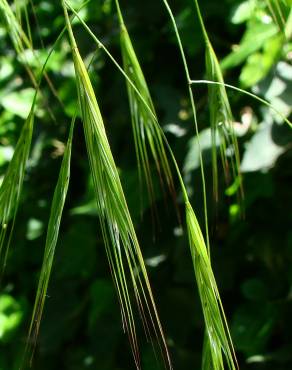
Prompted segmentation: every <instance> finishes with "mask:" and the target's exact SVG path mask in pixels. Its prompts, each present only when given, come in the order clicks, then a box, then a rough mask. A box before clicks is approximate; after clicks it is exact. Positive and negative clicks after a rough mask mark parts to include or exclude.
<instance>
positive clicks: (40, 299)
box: [25, 118, 75, 359]
mask: <svg viewBox="0 0 292 370" xmlns="http://www.w3.org/2000/svg"><path fill="white" fill-rule="evenodd" d="M74 121H75V118H74V119H73V120H72V123H71V127H70V133H69V138H68V141H67V146H66V149H65V152H64V156H63V160H62V164H61V169H60V173H59V177H58V181H57V185H56V188H55V191H54V196H53V201H52V206H51V211H50V218H49V224H48V230H47V237H46V245H45V251H44V258H43V263H42V268H41V272H40V277H39V282H38V288H37V294H36V299H35V304H34V309H33V314H32V318H31V324H30V327H29V333H28V338H27V346H26V351H25V356H26V355H27V353H28V351H29V349H30V348H32V354H31V359H32V355H33V350H34V346H35V344H36V340H37V336H38V332H39V327H40V321H41V317H42V313H43V308H44V304H45V299H46V293H47V289H48V284H49V279H50V274H51V270H52V264H53V260H54V255H55V249H56V244H57V240H58V235H59V229H60V224H61V219H62V213H63V209H64V204H65V201H66V196H67V191H68V186H69V179H70V161H71V149H72V139H73V129H74ZM31 346H32V347H31Z"/></svg>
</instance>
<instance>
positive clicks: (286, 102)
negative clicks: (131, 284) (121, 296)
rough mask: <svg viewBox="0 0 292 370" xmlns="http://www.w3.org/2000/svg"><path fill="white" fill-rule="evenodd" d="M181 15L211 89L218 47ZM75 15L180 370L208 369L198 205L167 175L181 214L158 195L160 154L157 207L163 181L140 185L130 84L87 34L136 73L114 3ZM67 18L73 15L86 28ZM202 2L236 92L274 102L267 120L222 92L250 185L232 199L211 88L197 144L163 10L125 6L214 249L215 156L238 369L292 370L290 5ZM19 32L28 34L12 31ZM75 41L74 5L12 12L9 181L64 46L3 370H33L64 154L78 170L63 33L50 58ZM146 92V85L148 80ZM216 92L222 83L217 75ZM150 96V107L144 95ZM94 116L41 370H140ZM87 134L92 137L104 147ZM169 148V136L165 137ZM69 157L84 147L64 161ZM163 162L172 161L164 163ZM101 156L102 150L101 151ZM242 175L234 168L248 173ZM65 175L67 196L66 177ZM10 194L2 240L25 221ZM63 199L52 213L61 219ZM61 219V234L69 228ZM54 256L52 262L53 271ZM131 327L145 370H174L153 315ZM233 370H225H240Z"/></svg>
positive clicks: (19, 231) (42, 0)
mask: <svg viewBox="0 0 292 370" xmlns="http://www.w3.org/2000/svg"><path fill="white" fill-rule="evenodd" d="M169 3H170V6H171V9H172V11H173V14H174V16H175V19H176V23H177V27H178V31H179V33H180V35H181V41H182V44H183V47H184V49H185V53H186V58H187V62H188V66H189V70H190V76H191V79H192V80H210V79H212V78H210V74H208V64H207V68H206V58H205V55H206V39H204V34H203V32H202V27H201V25H200V20H199V17H198V13H197V10H196V7H195V2H194V1H193V0H181V1H169ZM69 5H70V6H72V7H73V8H74V9H75V10H78V9H79V8H80V7H82V9H81V10H80V11H79V13H78V14H80V17H81V20H80V19H79V18H78V17H75V20H74V21H73V20H72V28H73V32H74V36H75V39H76V43H77V45H78V48H79V51H80V54H81V55H82V59H83V60H84V62H85V65H86V66H88V70H89V76H90V80H91V83H92V85H93V88H94V92H95V94H96V97H97V100H98V102H99V106H100V109H101V112H102V116H103V120H104V125H105V130H106V135H107V137H108V140H109V143H110V148H111V152H112V154H113V158H114V159H115V163H116V166H117V170H118V171H117V173H118V174H119V176H120V179H121V184H122V187H123V190H124V193H125V198H126V201H127V204H128V207H129V211H130V214H131V217H132V221H133V224H134V227H135V230H136V234H137V237H138V240H139V244H140V246H141V250H142V253H143V256H144V261H145V265H146V268H147V271H148V276H149V279H150V282H151V286H152V291H153V296H154V299H155V302H156V307H157V310H158V313H159V317H160V320H161V323H162V327H163V330H164V334H165V338H166V343H167V346H168V349H169V352H170V357H171V360H172V364H173V368H174V369H176V370H186V369H199V368H201V363H202V351H203V341H204V340H203V339H204V330H205V324H204V316H203V314H202V304H201V302H200V296H199V294H198V288H197V284H196V279H195V275H194V271H193V265H192V258H191V254H190V251H189V241H188V233H187V228H186V225H185V223H186V220H185V216H184V212H185V211H184V200H185V199H184V196H183V192H182V190H181V187H180V182H179V180H178V179H177V176H176V175H175V168H174V166H173V165H172V164H171V165H170V169H171V171H172V173H173V174H174V175H173V179H174V180H173V181H174V185H173V188H174V189H175V191H173V195H174V197H175V202H173V196H172V195H171V194H169V191H168V190H167V186H164V185H163V186H161V184H160V180H159V175H158V173H157V171H156V164H155V159H153V158H152V157H151V150H148V153H149V163H150V164H149V169H148V171H149V174H150V178H151V181H152V185H150V187H151V186H152V187H153V188H152V206H151V198H149V196H148V194H147V193H148V190H149V184H148V187H147V181H146V180H145V178H144V177H143V175H142V180H141V176H140V181H139V172H138V171H137V160H136V157H135V141H134V138H133V132H132V128H131V113H130V109H129V102H128V94H127V93H128V92H129V90H131V87H129V85H128V91H127V85H126V82H127V81H126V80H125V78H124V76H123V75H122V74H121V73H120V71H119V70H118V69H117V68H116V66H115V65H114V64H113V63H112V61H111V60H110V58H109V57H108V55H107V54H106V53H105V52H104V49H103V47H99V48H98V47H97V45H96V43H95V42H94V40H93V39H92V38H91V36H90V35H89V33H88V32H87V31H86V29H85V28H84V24H82V20H83V21H84V22H86V24H87V25H88V26H89V27H90V29H91V30H92V32H93V33H94V34H95V35H96V36H97V37H98V38H99V40H100V41H101V42H102V43H103V44H104V45H105V46H106V47H107V48H108V50H109V51H110V53H111V54H112V56H113V57H114V58H115V59H116V60H117V62H118V63H119V65H121V66H124V68H125V71H126V72H128V73H130V74H131V64H130V65H128V70H127V69H126V67H127V64H126V60H125V49H124V54H123V57H124V60H123V58H122V53H121V44H120V43H121V40H120V24H121V19H120V18H119V16H118V12H117V8H116V4H115V2H114V1H113V0H96V1H90V2H88V3H86V4H85V5H84V4H83V2H82V1H79V0H71V1H70V2H69ZM69 5H68V12H69V14H70V15H72V14H73V13H72V9H71V8H70V7H69ZM83 5H84V6H83ZM199 5H200V6H201V14H202V18H203V20H204V24H205V27H206V30H207V34H208V37H209V41H210V42H211V44H212V47H213V50H214V51H215V53H216V55H217V58H218V60H219V61H220V66H221V70H222V73H223V75H224V79H225V82H226V83H228V84H230V85H232V86H234V87H237V88H240V89H244V90H245V91H248V92H250V93H252V94H256V95H257V96H258V97H260V98H261V99H264V100H265V101H266V102H268V103H269V104H271V105H272V108H271V107H270V106H268V105H267V104H265V103H263V102H261V101H259V100H257V99H255V98H254V97H252V96H250V95H247V94H244V93H242V92H240V91H237V90H234V89H233V88H232V87H230V88H229V87H226V92H227V95H228V98H229V103H230V106H231V109H232V113H233V121H232V126H233V127H234V136H235V140H236V142H238V148H239V149H238V152H239V154H240V157H241V164H240V171H238V174H237V175H236V174H235V177H234V178H231V180H230V182H229V183H227V184H226V182H225V176H224V169H223V168H222V166H221V164H220V154H219V153H220V150H219V147H218V148H217V149H218V153H217V156H218V158H216V159H215V161H216V163H217V159H218V164H217V172H218V184H217V187H218V193H217V194H218V195H216V189H215V190H214V177H213V176H214V141H213V142H212V140H211V138H212V135H213V132H212V130H211V128H210V125H211V120H212V118H211V119H210V111H211V117H212V107H213V108H214V106H213V105H212V104H213V103H212V100H211V98H210V96H211V95H210V93H211V90H210V85H207V84H206V83H194V84H192V88H191V89H192V91H193V93H194V101H195V105H196V113H197V121H198V127H199V131H200V134H199V136H198V135H196V132H195V129H194V122H193V110H192V106H191V101H190V98H189V92H188V83H187V82H188V81H187V80H186V77H185V69H184V66H183V63H182V59H181V54H180V50H179V47H178V43H177V38H176V35H175V32H174V29H173V23H172V22H171V19H170V17H169V13H168V12H167V9H166V7H165V4H164V2H163V1H158V0H148V1H147V2H146V1H139V2H137V1H134V0H127V1H125V0H121V2H120V7H121V11H122V14H123V19H124V22H125V25H126V27H127V30H128V33H129V35H130V38H131V42H132V44H133V47H134V50H135V52H136V56H137V58H138V60H139V63H140V66H141V68H142V70H143V73H144V76H145V79H146V81H147V84H148V87H149V91H150V93H151V96H152V101H153V104H154V106H155V110H156V114H157V117H158V121H159V123H160V125H161V127H162V129H163V131H164V133H165V135H166V137H167V140H168V142H169V144H170V146H171V148H172V150H173V153H174V156H175V158H176V161H177V163H178V166H179V168H180V169H181V173H182V178H183V180H184V184H185V187H186V191H187V194H188V197H189V200H190V202H191V204H192V206H193V209H194V211H195V213H196V215H197V218H198V221H199V224H200V225H201V229H202V232H203V234H204V236H205V240H206V235H205V226H204V222H205V218H204V202H203V199H204V192H203V187H202V181H201V171H200V155H199V154H200V149H199V148H201V151H202V155H203V160H204V164H205V166H204V169H205V180H206V194H207V204H208V216H209V217H208V218H209V223H208V227H209V237H210V247H211V261H212V269H213V272H214V276H215V278H216V281H217V286H218V290H219V292H220V296H221V300H222V303H223V306H224V311H225V314H226V317H227V321H228V324H229V329H230V333H231V337H232V340H233V345H234V347H235V351H236V356H237V361H238V364H239V366H240V368H241V369H243V370H244V369H247V370H248V369H255V370H260V369H277V370H282V369H283V370H284V369H289V368H292V324H291V310H292V299H291V298H292V290H291V289H292V270H291V262H292V231H291V224H292V216H291V197H292V193H291V179H292V168H291V158H292V151H291V143H292V141H291V139H292V133H291V128H290V127H289V124H287V122H285V119H286V120H287V119H289V115H290V114H291V101H292V65H291V61H292V43H291V34H292V25H291V23H292V11H291V1H288V0H287V1H282V0H279V1H276V0H267V1H264V0H246V1H242V0H222V1H220V4H219V3H218V1H216V0H209V1H200V4H199ZM7 6H8V8H7ZM9 9H10V11H11V12H12V13H10V12H9ZM13 15H14V18H13ZM13 19H14V20H16V21H17V24H18V27H20V28H17V27H16V26H15V24H13ZM71 19H72V18H71ZM67 26H68V25H67ZM13 27H14V28H13ZM15 27H16V28H15ZM64 27H65V17H64V10H63V9H62V2H61V1H60V2H59V1H48V0H33V1H32V0H27V1H24V0H21V1H19V0H15V1H11V2H7V1H6V0H0V55H1V59H0V181H3V179H4V176H5V174H6V173H8V172H7V170H8V166H9V163H10V161H11V159H12V157H13V153H15V152H14V151H15V148H16V144H17V142H18V141H19V138H20V135H21V130H22V127H23V125H24V122H25V120H26V119H27V117H28V115H29V112H30V110H31V105H32V102H33V99H34V93H35V91H36V87H37V83H38V79H39V76H40V73H41V67H42V65H43V64H44V63H45V60H46V57H47V55H48V53H49V50H50V49H51V47H52V46H53V45H55V46H54V52H53V53H52V56H51V58H50V60H49V62H48V64H47V67H46V72H47V75H46V76H43V81H42V83H41V88H40V93H39V94H38V96H37V98H36V102H35V107H34V116H35V118H34V130H33V134H32V143H31V148H30V151H29V158H28V161H27V163H26V170H25V174H24V182H23V188H22V192H21V197H20V201H19V206H18V212H17V215H16V220H15V224H14V228H13V233H12V239H11V242H10V248H9V252H8V257H7V261H6V266H5V269H2V275H1V276H2V279H1V291H0V369H1V370H16V369H19V366H20V364H21V363H22V364H24V365H23V366H24V367H25V366H27V361H24V362H23V356H24V351H25V346H26V343H27V336H28V333H29V325H30V320H31V316H32V313H33V307H34V301H35V296H36V292H37V287H38V279H39V276H40V271H41V266H42V261H43V255H44V247H45V244H46V235H47V227H48V222H49V217H50V212H51V206H52V199H53V195H54V191H55V186H56V184H57V180H58V176H59V171H60V167H61V163H62V158H63V157H64V158H65V159H64V161H63V166H65V165H66V163H65V162H66V158H67V157H66V155H67V156H69V153H68V152H65V153H67V154H66V155H65V156H64V151H65V147H66V143H67V139H68V134H69V127H70V122H71V120H72V118H73V117H74V116H75V114H76V108H77V106H78V96H77V88H76V71H74V60H73V57H72V49H71V46H70V42H69V38H68V34H67V32H66V33H65V34H64V35H63V36H62V38H61V39H60V40H59V42H58V43H57V44H54V43H55V41H56V39H57V38H58V37H59V35H60V33H61V31H62V29H63V28H64ZM15 29H16V31H15ZM20 29H21V31H19V30H20ZM13 30H14V31H13ZM24 33H25V35H26V36H25V37H24ZM17 35H18V36H17ZM19 35H20V36H19ZM71 41H72V40H71ZM21 45H22V46H21ZM73 52H74V49H73ZM207 59H208V58H207ZM123 62H124V64H123ZM75 63H76V60H75ZM211 64H212V63H211ZM218 66H219V64H218ZM75 67H76V64H75ZM133 81H134V84H135V85H136V86H137V87H138V88H139V80H137V81H138V82H137V81H136V80H133ZM213 81H219V82H220V79H218V75H216V73H215V78H214V79H213ZM140 82H141V80H140ZM142 85H143V84H142ZM218 86H219V85H218ZM218 86H217V87H218ZM213 87H214V86H213ZM220 87H221V88H222V85H220ZM208 88H209V90H208ZM211 88H212V86H211ZM140 91H142V90H140ZM214 91H215V90H214ZM216 91H219V89H217V90H216ZM220 91H221V90H220ZM144 92H145V91H144ZM132 93H133V91H132ZM221 93H222V91H221ZM79 94H80V92H79ZM134 94H135V92H134ZM146 96H147V93H146ZM89 98H90V97H89ZM136 99H137V100H136V102H137V101H139V97H138V98H137V96H136ZM140 103H141V102H140ZM148 103H149V101H148ZM134 104H135V99H134ZM134 106H135V105H134ZM141 106H143V104H141ZM141 106H140V109H143V108H141ZM223 106H224V105H223ZM144 108H145V106H144ZM151 108H152V107H151ZM221 108H222V107H221ZM88 109H89V108H88ZM132 109H133V106H132ZM219 109H220V104H219ZM145 110H146V115H147V109H146V108H145ZM279 112H280V114H279ZM81 113H82V112H81ZM81 113H80V112H79V110H77V118H76V122H75V126H74V134H73V139H72V140H73V142H72V153H71V177H70V183H69V186H68V195H67V198H66V201H65V205H64V210H63V215H62V220H61V223H60V232H59V236H58V241H57V245H56V250H55V255H54V261H53V267H52V272H51V276H50V281H49V285H48V290H47V292H45V306H44V312H43V316H42V319H41V323H40V330H39V333H38V337H37V341H36V344H34V337H33V335H34V334H32V336H30V337H29V338H30V339H29V342H28V343H29V346H31V347H33V351H34V356H33V361H32V364H31V366H32V369H41V370H52V369H60V370H75V369H76V370H77V369H78V370H81V369H84V370H85V369H88V370H96V369H98V370H128V369H134V368H135V362H134V360H133V356H132V353H131V346H130V343H131V339H130V342H129V341H128V338H127V335H125V334H124V332H123V325H122V319H121V308H120V304H119V300H118V295H117V294H116V291H115V286H114V284H113V280H112V277H111V272H110V268H109V264H108V256H107V253H108V251H107V249H105V247H104V239H103V230H102V227H101V226H100V224H99V221H98V217H99V216H100V213H101V209H102V208H98V207H97V206H96V199H95V190H96V181H98V178H95V180H94V181H93V180H92V175H91V170H92V163H91V164H90V162H89V161H88V155H87V150H89V149H88V142H87V147H86V139H85V136H84V130H83V126H82V121H84V115H82V114H81ZM132 113H133V112H132ZM148 113H149V112H148ZM81 116H82V118H83V119H81ZM85 117H86V116H85ZM83 123H84V122H83ZM219 123H220V122H219ZM71 133H72V132H71ZM88 135H89V137H88V138H87V140H89V139H90V135H91V134H90V133H89V134H88ZM155 135H159V134H158V133H157V132H156V133H155ZM216 135H217V134H216ZM157 137H159V136H157ZM198 138H199V140H198ZM199 142H200V145H198V143H199ZM219 142H220V139H218V140H217V144H216V143H215V152H216V145H217V146H219V144H218V143H219ZM227 144H228V143H227ZM233 144H234V143H233ZM233 144H230V145H227V148H225V149H226V156H227V157H226V158H227V162H228V161H229V160H230V158H231V159H232V158H233V157H234V155H235V154H234V150H235V149H234V145H233ZM69 146H70V142H69V144H67V148H69ZM95 151H96V152H95ZM166 152H167V156H168V157H169V153H168V150H167V149H166ZM93 153H98V150H97V149H95V147H94V148H93ZM21 158H24V154H22V156H21ZM169 158H170V157H169ZM212 158H213V164H212ZM140 160H141V158H140ZM142 162H143V159H142ZM169 162H170V163H171V159H169ZM11 163H12V162H11ZM64 163H65V165H64ZM14 166H16V164H15V163H14ZM142 167H143V163H142ZM162 167H163V166H162ZM235 167H236V168H237V170H238V166H236V164H235ZM13 168H15V167H13ZM98 168H100V167H98ZM63 170H64V173H63V177H64V179H63V180H64V181H65V177H66V176H65V175H66V169H65V168H63ZM142 172H143V171H142ZM162 172H163V168H162ZM98 173H99V172H98V171H97V172H96V176H98ZM212 173H213V174H212ZM239 173H241V175H242V184H243V191H244V201H243V203H244V206H242V201H241V196H240V195H239V197H238V196H237V194H238V190H239V188H240V182H241V177H240V175H239ZM162 177H163V175H162ZM64 181H63V183H62V184H63V185H64V184H65V182H64ZM164 183H167V179H164ZM3 184H4V181H3V183H2V185H3ZM9 186H11V183H9ZM113 186H115V184H114V185H113ZM117 186H118V185H117ZM215 186H216V181H215ZM170 187H171V188H172V185H171V186H170ZM1 189H2V190H0V205H1V207H3V208H2V210H0V217H1V223H2V229H3V230H4V229H5V228H7V227H8V229H9V230H8V232H10V228H11V223H12V220H11V217H10V218H9V220H8V221H9V224H8V226H7V224H6V221H5V222H4V221H3V217H4V216H3V213H4V204H6V203H5V199H7V198H5V199H4V195H3V194H4V190H5V189H4V190H3V186H2V187H1ZM64 189H65V187H64V186H63V187H61V188H59V189H57V190H58V191H59V192H61V193H62V191H64ZM1 191H2V192H1ZM214 194H215V197H214ZM58 196H60V194H59V193H58V192H57V197H58ZM214 198H215V199H214ZM216 198H217V200H216ZM58 200H59V201H60V199H57V206H56V205H55V206H56V208H58V207H60V202H59V203H58ZM174 203H175V204H176V206H175V205H174ZM13 206H15V204H14V205H13ZM100 207H101V206H100ZM56 208H55V212H56V214H58V210H56ZM243 209H244V211H243ZM1 212H2V213H1ZM54 222H55V223H56V224H57V219H56V217H55V218H54ZM3 230H2V232H1V244H2V243H3V240H2V238H3ZM53 232H54V230H53ZM3 248H4V247H3ZM1 249H2V246H1ZM1 249H0V251H1ZM3 251H5V249H3ZM3 251H2V255H1V258H2V262H3V253H4V252H3ZM50 253H51V252H50V250H49V251H48V255H47V257H48V258H50V256H51V255H50ZM137 258H138V257H137ZM134 273H136V272H135V271H134ZM128 278H129V279H130V277H128ZM146 293H147V290H146ZM142 298H143V297H142ZM135 316H137V329H136V330H137V337H138V340H139V347H140V361H141V367H142V368H143V369H144V370H154V369H160V368H163V365H161V364H160V362H161V360H160V359H159V358H160V357H161V356H160V351H159V348H157V343H156V340H155V338H154V343H153V344H151V341H147V339H146V337H145V335H144V333H143V332H144V330H143V325H141V324H139V317H138V316H139V315H138V314H137V315H136V314H135ZM154 321H155V319H154ZM34 325H35V324H34V323H33V324H32V327H33V330H35V328H34ZM218 325H219V324H218ZM218 330H219V329H218ZM220 330H221V329H220ZM33 333H35V332H34V331H33ZM130 337H131V336H130ZM153 347H154V349H155V348H156V350H155V351H153ZM154 352H156V356H155V354H154ZM225 355H226V353H225ZM134 357H135V356H134ZM219 357H220V356H219ZM224 361H225V360H224ZM224 363H225V366H226V368H228V366H230V368H232V366H231V365H230V364H229V365H228V363H227V362H224ZM204 366H205V369H213V368H214V362H213V365H211V362H210V363H209V365H208V364H207V365H206V364H205V365H203V367H204ZM220 368H221V367H220V364H219V365H218V369H220Z"/></svg>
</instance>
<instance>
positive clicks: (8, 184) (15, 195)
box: [0, 94, 36, 271]
mask: <svg viewBox="0 0 292 370" xmlns="http://www.w3.org/2000/svg"><path fill="white" fill-rule="evenodd" d="M35 103H36V94H35V97H34V100H33V103H32V106H31V110H30V113H29V115H28V118H27V119H26V121H25V123H24V125H23V128H22V130H21V133H20V137H19V139H18V142H17V144H16V148H15V151H14V154H13V157H12V160H11V162H10V163H9V166H8V169H7V171H6V173H5V176H4V179H3V181H2V184H1V187H0V225H1V231H0V262H1V267H2V271H3V269H4V268H5V264H6V259H7V255H8V250H9V245H10V239H11V235H12V231H13V226H14V221H15V217H16V213H17V209H18V205H19V200H20V194H21V190H22V185H23V180H24V175H25V167H26V162H27V159H28V156H29V151H30V146H31V138H32V133H33V123H34V109H35ZM10 221H11V225H9V228H10V231H9V235H8V238H7V231H8V224H9V222H10Z"/></svg>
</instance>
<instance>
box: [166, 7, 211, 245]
mask: <svg viewBox="0 0 292 370" xmlns="http://www.w3.org/2000/svg"><path fill="white" fill-rule="evenodd" d="M162 1H163V3H164V5H165V7H166V9H167V12H168V14H169V16H170V19H171V22H172V25H173V29H174V32H175V35H176V39H177V43H178V47H179V50H180V53H181V58H182V61H183V66H184V71H185V75H186V79H187V84H188V91H189V96H190V101H191V106H192V112H193V119H194V123H195V132H196V135H197V138H198V149H199V160H200V169H201V178H202V188H203V202H204V217H205V232H206V243H207V248H208V250H209V249H210V240H209V228H208V211H207V192H206V180H205V170H204V162H203V155H202V150H201V144H200V139H199V127H198V121H197V112H196V106H195V99H194V94H193V91H192V88H191V77H190V72H189V67H188V63H187V59H186V55H185V51H184V48H183V44H182V41H181V37H180V34H179V31H178V28H177V25H176V21H175V18H174V15H173V13H172V10H171V9H170V6H169V5H168V2H167V0H162Z"/></svg>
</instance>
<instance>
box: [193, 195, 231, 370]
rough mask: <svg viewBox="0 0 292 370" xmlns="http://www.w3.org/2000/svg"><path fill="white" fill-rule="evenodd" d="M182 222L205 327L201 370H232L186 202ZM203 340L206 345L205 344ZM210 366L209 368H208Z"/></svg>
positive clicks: (203, 251) (206, 262) (206, 261)
mask: <svg viewBox="0 0 292 370" xmlns="http://www.w3.org/2000/svg"><path fill="white" fill-rule="evenodd" d="M186 223H187V230H188V236H189V243H190V251H191V255H192V260H193V266H194V271H195V275H196V281H197V285H198V291H199V295H200V300H201V305H202V310H203V315H204V320H205V325H206V334H205V340H204V341H205V343H204V353H203V369H210V368H212V369H214V370H224V368H225V367H224V364H225V363H226V364H227V366H228V369H230V370H235V369H236V368H237V367H238V366H237V362H236V357H235V352H234V349H233V345H232V340H231V336H230V334H229V330H228V326H227V321H226V318H225V314H224V311H223V306H222V303H221V299H220V295H219V291H218V288H217V284H216V280H215V277H214V274H213V270H212V267H211V262H210V257H209V255H208V251H207V247H206V245H205V241H204V238H203V235H202V232H201V230H200V226H199V223H198V221H197V218H196V215H195V213H194V211H193V209H192V207H191V205H190V203H189V201H186ZM206 341H208V342H209V343H206ZM211 363H212V366H211V367H209V365H210V364H211ZM204 366H207V367H204Z"/></svg>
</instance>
